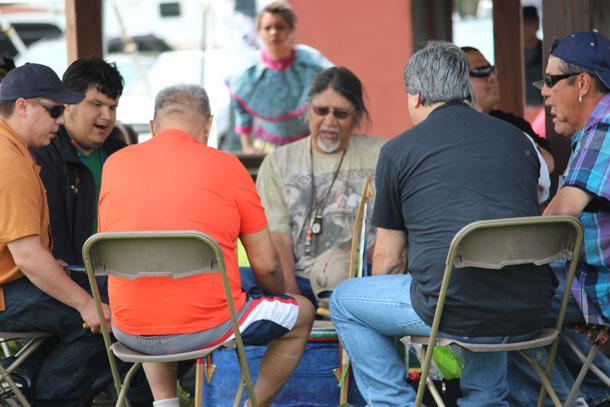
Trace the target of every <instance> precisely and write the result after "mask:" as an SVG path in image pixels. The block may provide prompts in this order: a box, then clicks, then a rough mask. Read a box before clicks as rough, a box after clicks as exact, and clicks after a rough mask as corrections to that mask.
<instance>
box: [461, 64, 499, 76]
mask: <svg viewBox="0 0 610 407" xmlns="http://www.w3.org/2000/svg"><path fill="white" fill-rule="evenodd" d="M492 72H493V73H495V72H496V66H495V65H487V66H479V67H478V68H473V69H471V70H470V71H468V75H470V76H474V77H475V78H487V77H488V76H489V75H491V73H492Z"/></svg>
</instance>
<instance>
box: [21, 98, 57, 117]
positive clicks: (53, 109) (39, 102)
mask: <svg viewBox="0 0 610 407" xmlns="http://www.w3.org/2000/svg"><path fill="white" fill-rule="evenodd" d="M27 101H28V102H30V103H33V104H35V105H38V106H42V107H44V108H45V109H46V111H47V112H49V115H51V117H52V118H53V119H58V118H59V117H60V116H61V115H62V114H64V110H65V108H66V107H65V106H64V105H54V104H52V103H47V102H43V101H42V100H32V99H27Z"/></svg>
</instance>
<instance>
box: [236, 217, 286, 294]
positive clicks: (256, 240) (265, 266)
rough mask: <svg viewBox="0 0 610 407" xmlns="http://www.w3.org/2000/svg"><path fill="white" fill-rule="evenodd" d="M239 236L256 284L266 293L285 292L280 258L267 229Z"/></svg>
mask: <svg viewBox="0 0 610 407" xmlns="http://www.w3.org/2000/svg"><path fill="white" fill-rule="evenodd" d="M239 238H240V240H241V242H242V244H243V245H244V248H245V249H246V254H247V255H248V260H249V261H250V266H251V267H252V273H253V274H254V279H255V280H256V284H258V285H259V286H260V287H261V288H262V289H263V291H264V292H265V293H266V294H284V293H286V288H285V286H284V274H283V273H282V266H281V264H280V258H279V256H278V254H277V251H276V250H275V247H274V246H273V242H272V241H271V235H270V233H269V229H268V228H265V229H263V230H261V231H260V232H255V233H242V234H241V235H239Z"/></svg>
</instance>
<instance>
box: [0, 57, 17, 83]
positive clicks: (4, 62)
mask: <svg viewBox="0 0 610 407" xmlns="http://www.w3.org/2000/svg"><path fill="white" fill-rule="evenodd" d="M14 68H15V61H13V58H11V57H7V56H4V55H0V82H2V79H4V77H5V76H6V74H7V73H9V71H10V70H11V69H14Z"/></svg>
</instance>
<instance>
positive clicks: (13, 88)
mask: <svg viewBox="0 0 610 407" xmlns="http://www.w3.org/2000/svg"><path fill="white" fill-rule="evenodd" d="M38 97H43V98H47V99H51V100H54V101H56V102H60V103H66V104H74V103H78V102H80V101H81V100H83V99H84V98H85V94H84V93H80V92H74V91H71V90H66V89H64V85H63V84H62V83H61V80H60V79H59V77H58V76H57V74H56V73H55V72H54V71H53V70H52V69H51V68H49V67H48V66H46V65H41V64H34V63H26V64H25V65H22V66H20V67H17V68H15V69H12V70H11V71H10V72H9V73H7V74H6V76H5V77H4V79H3V80H2V83H0V100H2V101H5V100H17V99H19V98H24V99H29V98H38Z"/></svg>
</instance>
